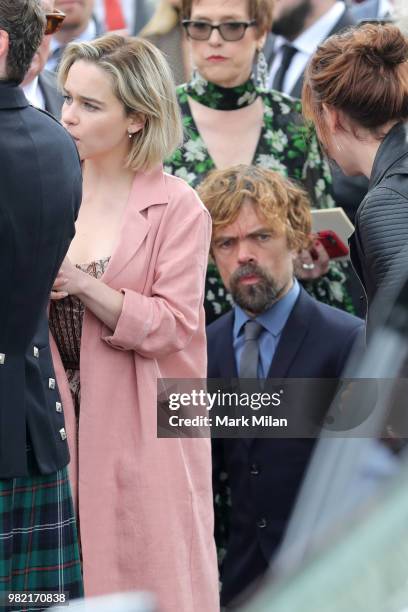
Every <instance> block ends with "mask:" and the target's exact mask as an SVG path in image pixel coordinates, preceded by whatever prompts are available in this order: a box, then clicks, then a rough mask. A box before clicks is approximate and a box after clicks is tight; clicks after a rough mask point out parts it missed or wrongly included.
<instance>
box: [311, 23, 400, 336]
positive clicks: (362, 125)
mask: <svg viewBox="0 0 408 612" xmlns="http://www.w3.org/2000/svg"><path fill="white" fill-rule="evenodd" d="M303 108H304V113H305V116H306V117H307V118H308V119H310V120H312V121H313V122H314V123H315V125H316V129H317V134H318V136H319V139H320V140H321V142H322V145H323V147H324V148H325V149H326V151H327V153H328V155H329V156H330V157H331V158H332V159H333V160H334V161H335V162H336V163H337V164H338V165H339V166H340V167H341V169H342V170H343V172H344V173H345V174H346V175H348V176H356V175H364V176H366V177H367V178H368V179H369V181H370V182H369V190H368V193H367V195H366V197H365V198H364V200H363V201H362V203H361V205H360V207H359V209H358V211H357V214H356V227H355V233H354V235H353V236H352V239H351V245H350V246H351V259H352V262H353V265H354V267H355V270H356V272H357V274H358V275H359V277H360V280H361V282H362V284H363V287H364V289H365V292H366V295H367V303H368V333H370V332H371V330H372V329H373V327H375V319H374V318H373V317H372V310H371V306H372V303H373V299H374V297H375V296H376V295H377V293H378V294H382V297H383V298H384V297H385V298H387V296H388V297H389V296H390V295H392V294H393V292H394V291H395V289H396V287H397V286H398V283H399V281H400V279H401V275H402V274H405V276H406V274H407V270H408V261H407V252H408V250H407V249H406V245H407V243H408V42H407V39H406V38H405V37H404V35H403V34H402V32H401V31H400V30H399V28H397V27H396V26H394V25H391V24H385V23H365V24H363V25H361V26H359V27H356V28H353V29H350V30H348V31H346V32H345V33H344V34H339V35H336V36H332V37H331V38H329V39H328V40H326V41H325V42H324V43H323V44H322V45H321V46H320V47H319V48H318V50H317V51H316V53H315V54H314V56H313V57H312V60H311V62H310V64H309V67H308V70H307V72H306V76H305V85H304V90H303Z"/></svg>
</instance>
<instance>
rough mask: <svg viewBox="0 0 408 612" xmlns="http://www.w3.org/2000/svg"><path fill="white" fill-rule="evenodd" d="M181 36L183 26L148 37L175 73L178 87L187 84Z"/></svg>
mask: <svg viewBox="0 0 408 612" xmlns="http://www.w3.org/2000/svg"><path fill="white" fill-rule="evenodd" d="M181 34H182V30H181V25H177V26H176V27H175V28H173V29H172V30H170V32H167V34H161V35H160V36H158V35H153V36H147V37H146V38H147V39H148V40H150V42H152V43H153V44H154V45H156V47H157V48H158V49H160V51H161V52H162V53H163V54H164V56H165V58H166V60H167V61H168V63H169V65H170V68H171V69H172V71H173V76H174V80H175V82H176V85H181V84H182V83H185V82H186V77H185V74H184V60H183V51H182V46H181Z"/></svg>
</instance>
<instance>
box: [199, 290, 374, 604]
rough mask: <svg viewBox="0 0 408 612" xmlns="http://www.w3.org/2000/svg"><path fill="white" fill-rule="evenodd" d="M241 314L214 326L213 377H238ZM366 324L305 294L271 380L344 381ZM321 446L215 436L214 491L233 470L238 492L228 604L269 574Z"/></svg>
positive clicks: (225, 590) (226, 575)
mask: <svg viewBox="0 0 408 612" xmlns="http://www.w3.org/2000/svg"><path fill="white" fill-rule="evenodd" d="M233 322H234V312H233V311H231V312H229V313H227V314H225V315H224V316H222V317H220V318H219V319H217V321H215V322H214V323H212V324H211V325H210V326H209V327H208V328H207V337H208V377H209V378H227V379H228V378H236V377H237V371H236V366H235V357H234V350H233V335H232V334H233ZM363 329H364V323H363V321H362V320H361V319H358V318H357V317H353V316H351V315H349V314H346V313H344V312H342V311H340V310H337V309H336V308H332V307H330V306H327V305H325V304H321V303H319V302H317V301H316V300H314V299H313V298H311V297H310V296H309V295H308V294H307V293H306V291H305V290H304V289H301V291H300V295H299V298H298V300H297V302H296V304H295V306H294V308H293V310H292V313H291V314H290V316H289V318H288V321H287V323H286V325H285V327H284V329H283V332H282V336H281V339H280V342H279V345H278V347H277V351H276V353H275V355H274V358H273V361H272V365H271V368H270V371H269V373H268V377H269V378H337V377H340V375H341V373H342V370H343V368H344V365H345V363H346V361H347V358H348V356H349V354H350V351H351V348H352V346H353V344H354V342H355V341H356V340H358V341H359V342H360V343H362V341H363ZM313 446H314V441H313V440H310V439H265V438H263V439H262V438H259V439H251V440H248V439H247V440H244V439H214V440H213V481H214V493H215V495H217V492H218V491H219V489H220V480H219V474H220V473H221V472H223V471H225V472H226V473H227V474H228V482H229V485H230V488H231V498H232V507H231V510H230V516H229V520H228V523H229V525H230V526H231V529H230V536H229V540H228V545H227V554H226V557H225V560H224V562H223V565H222V572H221V580H222V584H223V587H222V595H221V601H222V604H223V605H227V604H228V603H229V602H231V600H233V599H234V598H235V597H236V596H237V595H238V594H239V593H240V592H241V591H243V590H244V589H245V587H246V586H247V585H249V584H250V583H251V582H252V581H253V580H254V579H255V578H257V577H258V576H260V575H261V574H263V573H264V571H265V570H266V569H267V567H268V562H269V561H270V559H271V557H272V555H273V553H274V552H275V551H276V549H277V547H278V545H279V543H280V541H281V538H282V536H283V533H284V529H285V526H286V523H287V521H288V518H289V516H290V512H291V509H292V506H293V503H294V501H295V497H296V493H297V491H298V489H299V486H300V483H301V480H302V477H303V474H304V471H305V468H306V466H307V463H308V460H309V457H310V454H311V451H312V449H313Z"/></svg>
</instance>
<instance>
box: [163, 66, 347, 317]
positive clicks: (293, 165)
mask: <svg viewBox="0 0 408 612" xmlns="http://www.w3.org/2000/svg"><path fill="white" fill-rule="evenodd" d="M177 94H178V99H179V103H180V106H181V110H182V114H183V124H184V130H185V142H184V144H183V146H182V147H181V148H179V149H178V150H177V151H176V152H175V153H174V154H173V156H172V157H171V158H170V159H168V160H167V162H166V164H165V171H166V172H168V173H170V174H174V175H175V176H179V177H181V178H183V179H184V180H185V181H187V182H188V183H189V184H190V185H191V186H192V187H197V186H198V185H199V183H200V182H201V181H202V180H203V179H204V177H205V176H206V175H207V174H208V173H209V172H210V171H211V170H213V169H214V168H215V164H214V161H213V159H212V158H211V156H210V154H209V152H208V149H207V147H206V145H205V143H204V141H203V139H202V138H201V136H200V133H199V131H198V128H197V125H196V124H195V121H194V118H193V116H192V114H191V110H190V106H189V104H188V99H189V97H191V98H192V99H194V100H196V101H197V102H199V103H201V104H204V105H205V106H208V107H210V108H214V109H218V110H234V109H238V108H243V107H244V106H248V105H250V104H253V103H254V102H255V100H256V99H257V98H258V97H261V98H262V102H263V106H264V121H263V126H262V130H261V134H260V138H259V141H258V145H257V147H256V151H255V155H254V158H253V164H254V165H257V166H262V167H263V168H268V169H270V170H275V171H277V172H280V173H281V174H282V175H284V176H286V177H289V178H291V179H294V180H295V181H298V182H299V183H300V184H301V185H302V186H303V187H304V188H305V189H306V190H307V192H308V193H309V196H310V198H311V201H312V205H313V207H315V208H330V207H332V206H335V203H334V200H333V198H332V196H331V175H330V169H329V166H328V164H327V163H326V161H325V160H324V158H323V157H322V154H321V152H320V149H319V146H318V143H317V139H316V136H315V134H314V132H312V131H311V130H310V129H309V128H308V127H306V126H305V124H304V122H303V120H302V115H301V106H300V101H298V100H294V99H293V98H290V97H289V96H286V95H285V94H282V93H280V92H277V91H265V90H260V89H257V88H256V87H255V85H254V83H253V81H252V79H250V80H248V81H247V82H246V83H244V84H243V85H240V86H238V87H234V88H223V87H219V86H218V85H215V84H213V83H208V82H206V81H204V79H202V78H201V77H199V78H197V79H194V80H193V81H192V82H190V83H187V84H184V85H180V86H179V87H178V88H177ZM349 265H350V264H348V263H338V262H332V263H331V264H330V270H329V272H328V273H327V274H326V275H325V276H324V277H322V278H320V279H319V280H317V281H313V282H307V283H303V285H304V287H305V289H306V290H307V291H308V292H309V293H310V294H311V295H313V296H314V297H316V298H317V299H318V300H320V301H322V302H325V303H327V304H331V305H332V306H337V307H338V308H341V309H342V310H346V311H348V312H354V308H353V304H352V301H351V298H350V296H349V295H348V292H347V289H346V281H347V274H348V269H349ZM231 305H232V300H231V296H230V295H229V294H228V292H227V290H226V289H225V287H224V285H223V284H222V281H221V279H220V277H219V274H218V272H217V269H216V267H215V265H214V264H212V263H209V266H208V272H207V282H206V296H205V309H206V315H207V324H208V323H211V322H212V321H213V320H215V319H216V318H217V317H219V316H220V315H222V314H224V313H225V312H227V311H228V310H229V309H230V308H231Z"/></svg>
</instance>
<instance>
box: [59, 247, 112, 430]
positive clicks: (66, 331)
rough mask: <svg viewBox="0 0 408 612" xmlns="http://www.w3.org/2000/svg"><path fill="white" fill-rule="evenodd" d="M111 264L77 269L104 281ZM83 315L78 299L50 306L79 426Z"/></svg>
mask: <svg viewBox="0 0 408 612" xmlns="http://www.w3.org/2000/svg"><path fill="white" fill-rule="evenodd" d="M109 260H110V257H105V258H104V259H100V260H98V261H93V262H92V263H90V264H81V265H77V268H79V269H80V270H82V271H83V272H86V273H87V274H89V275H90V276H93V277H94V278H101V276H102V274H103V273H104V272H105V270H106V268H107V267H108V263H109ZM84 312H85V306H84V305H83V303H82V302H81V300H80V299H79V298H77V297H76V296H75V295H68V296H67V297H66V298H64V299H63V300H54V301H52V302H51V306H50V316H49V319H50V329H51V332H52V335H53V336H54V340H55V342H56V344H57V347H58V350H59V354H60V356H61V361H62V364H63V366H64V368H65V373H66V375H67V378H68V382H69V387H70V390H71V395H72V400H73V402H74V407H75V415H76V418H77V424H78V423H79V408H80V403H81V384H80V375H79V360H80V348H81V335H82V322H83V319H84Z"/></svg>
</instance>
